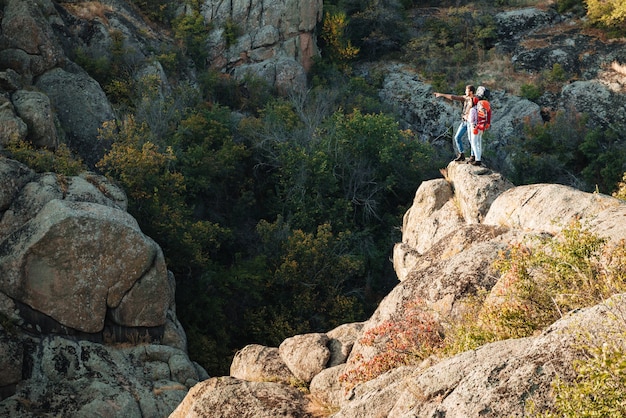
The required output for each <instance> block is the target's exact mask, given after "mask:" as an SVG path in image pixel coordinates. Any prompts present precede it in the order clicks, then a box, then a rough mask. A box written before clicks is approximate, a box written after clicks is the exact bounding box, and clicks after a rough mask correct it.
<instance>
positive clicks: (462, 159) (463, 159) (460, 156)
mask: <svg viewBox="0 0 626 418" xmlns="http://www.w3.org/2000/svg"><path fill="white" fill-rule="evenodd" d="M454 161H465V153H463V152H460V153H459V154H457V156H456V158H455V159H454Z"/></svg>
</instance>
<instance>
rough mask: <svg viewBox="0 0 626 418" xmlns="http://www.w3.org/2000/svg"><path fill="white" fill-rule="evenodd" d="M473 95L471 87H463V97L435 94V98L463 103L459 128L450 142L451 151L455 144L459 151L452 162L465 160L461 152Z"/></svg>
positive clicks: (472, 104) (473, 90) (472, 87)
mask: <svg viewBox="0 0 626 418" xmlns="http://www.w3.org/2000/svg"><path fill="white" fill-rule="evenodd" d="M474 93H476V88H475V87H474V86H472V85H467V86H465V95H464V96H456V95H454V94H447V93H437V92H435V97H443V98H445V99H448V100H454V101H457V102H463V111H462V112H461V123H460V124H459V127H458V128H457V130H456V134H454V138H453V140H452V149H454V145H455V144H456V149H457V150H458V151H459V152H458V154H457V156H456V158H455V159H454V161H464V160H465V153H464V152H463V137H464V136H465V134H466V133H468V129H467V128H468V120H469V113H470V110H471V109H472V107H474V97H475V96H474ZM468 137H469V135H468ZM470 140H471V137H470ZM470 144H471V142H470Z"/></svg>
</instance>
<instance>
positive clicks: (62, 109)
mask: <svg viewBox="0 0 626 418" xmlns="http://www.w3.org/2000/svg"><path fill="white" fill-rule="evenodd" d="M36 86H37V88H39V89H40V90H41V91H43V92H44V93H45V94H46V95H47V96H48V97H49V98H50V102H51V103H52V105H53V106H54V107H55V108H56V109H57V117H58V119H59V122H60V123H61V127H62V128H63V131H64V132H65V134H66V136H67V140H68V145H69V146H70V148H72V149H73V150H75V151H76V152H78V154H79V155H80V156H81V157H82V158H83V159H84V160H85V162H86V163H88V164H89V165H93V164H95V163H96V162H97V161H98V160H100V158H102V156H103V154H104V152H105V150H106V146H107V145H108V144H106V143H105V141H99V140H98V134H99V129H100V128H101V127H102V124H103V123H104V122H106V121H110V120H113V119H115V114H114V113H113V108H112V107H111V104H110V103H109V101H108V99H107V97H106V94H105V93H104V91H103V90H102V88H101V87H100V84H98V83H97V82H96V81H95V80H94V79H93V78H91V77H90V76H89V75H87V73H85V72H83V71H82V70H80V69H76V71H75V72H70V71H66V70H64V69H62V68H55V69H53V70H50V71H47V72H46V73H44V74H42V75H41V76H40V77H39V78H38V79H37V83H36Z"/></svg>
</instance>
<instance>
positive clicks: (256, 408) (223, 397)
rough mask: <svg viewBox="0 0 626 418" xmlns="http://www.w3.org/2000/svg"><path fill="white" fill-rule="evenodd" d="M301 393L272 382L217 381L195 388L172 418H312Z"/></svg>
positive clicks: (226, 378) (210, 381)
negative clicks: (212, 417)
mask: <svg viewBox="0 0 626 418" xmlns="http://www.w3.org/2000/svg"><path fill="white" fill-rule="evenodd" d="M306 408H307V402H306V400H305V397H304V395H303V394H302V392H300V391H299V390H298V389H295V388H292V387H290V386H285V385H281V384H279V383H272V382H248V381H245V380H238V379H234V378H232V377H215V378H211V379H209V380H205V381H204V382H201V383H199V384H197V385H196V386H194V387H193V388H192V389H191V390H190V391H189V394H188V395H187V396H186V397H185V400H184V401H183V402H182V403H181V404H180V405H179V406H178V407H177V408H176V410H175V411H174V412H173V413H172V414H171V415H170V417H171V418H205V417H211V416H219V417H221V418H275V417H285V418H313V415H311V414H309V413H308V412H307V410H306Z"/></svg>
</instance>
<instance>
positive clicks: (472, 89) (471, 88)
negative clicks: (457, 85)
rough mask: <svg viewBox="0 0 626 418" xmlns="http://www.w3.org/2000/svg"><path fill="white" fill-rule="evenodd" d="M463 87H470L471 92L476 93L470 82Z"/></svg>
mask: <svg viewBox="0 0 626 418" xmlns="http://www.w3.org/2000/svg"><path fill="white" fill-rule="evenodd" d="M465 88H466V89H470V91H471V92H472V93H476V87H474V86H472V85H471V84H468V85H467V86H465Z"/></svg>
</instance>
